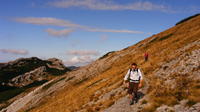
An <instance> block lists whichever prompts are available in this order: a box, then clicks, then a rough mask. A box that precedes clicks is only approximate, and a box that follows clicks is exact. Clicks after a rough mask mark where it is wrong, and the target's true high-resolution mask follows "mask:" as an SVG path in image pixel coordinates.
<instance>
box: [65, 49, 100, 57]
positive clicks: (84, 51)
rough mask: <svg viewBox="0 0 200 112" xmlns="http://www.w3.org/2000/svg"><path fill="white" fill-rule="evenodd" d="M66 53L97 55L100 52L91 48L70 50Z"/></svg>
mask: <svg viewBox="0 0 200 112" xmlns="http://www.w3.org/2000/svg"><path fill="white" fill-rule="evenodd" d="M67 54H68V55H76V56H98V55H99V54H100V53H99V52H98V51H92V50H71V51H68V52H67Z"/></svg>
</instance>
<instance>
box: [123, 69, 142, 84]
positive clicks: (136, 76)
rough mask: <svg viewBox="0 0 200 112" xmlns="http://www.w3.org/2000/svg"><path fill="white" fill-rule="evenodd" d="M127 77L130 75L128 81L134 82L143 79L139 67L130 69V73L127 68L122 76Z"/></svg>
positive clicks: (126, 78) (125, 78)
mask: <svg viewBox="0 0 200 112" xmlns="http://www.w3.org/2000/svg"><path fill="white" fill-rule="evenodd" d="M129 75H130V76H129ZM129 77H130V82H136V83H138V82H139V80H142V79H143V77H142V72H141V71H140V69H138V70H131V73H130V69H129V70H128V72H127V74H126V75H125V77H124V80H128V78H129Z"/></svg>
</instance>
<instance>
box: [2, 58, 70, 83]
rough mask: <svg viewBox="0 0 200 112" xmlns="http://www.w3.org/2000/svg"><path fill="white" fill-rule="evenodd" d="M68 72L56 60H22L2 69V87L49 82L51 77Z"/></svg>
mask: <svg viewBox="0 0 200 112" xmlns="http://www.w3.org/2000/svg"><path fill="white" fill-rule="evenodd" d="M67 71H70V70H69V69H68V68H66V67H65V66H64V65H63V63H62V61H61V60H59V59H56V58H51V59H48V60H41V59H39V58H37V57H31V58H20V59H17V60H15V61H11V62H8V63H6V64H4V65H2V66H1V67H0V80H1V84H0V85H2V86H11V87H24V86H27V85H29V84H31V83H33V82H35V81H42V80H49V77H48V76H49V75H62V74H63V73H65V72H67Z"/></svg>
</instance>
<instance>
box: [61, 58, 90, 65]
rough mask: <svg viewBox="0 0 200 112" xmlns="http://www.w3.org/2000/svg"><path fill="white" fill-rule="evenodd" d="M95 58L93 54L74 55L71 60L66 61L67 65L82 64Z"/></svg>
mask: <svg viewBox="0 0 200 112" xmlns="http://www.w3.org/2000/svg"><path fill="white" fill-rule="evenodd" d="M92 61H94V58H92V57H91V56H74V57H72V58H71V59H70V60H67V61H64V64H65V65H67V66H82V65H86V64H89V63H91V62H92Z"/></svg>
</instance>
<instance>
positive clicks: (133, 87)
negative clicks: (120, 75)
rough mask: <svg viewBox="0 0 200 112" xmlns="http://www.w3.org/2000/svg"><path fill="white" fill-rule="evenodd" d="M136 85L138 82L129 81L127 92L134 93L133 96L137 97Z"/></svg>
mask: <svg viewBox="0 0 200 112" xmlns="http://www.w3.org/2000/svg"><path fill="white" fill-rule="evenodd" d="M138 85H139V83H135V82H129V88H128V94H131V95H133V94H134V98H137V91H138Z"/></svg>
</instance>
